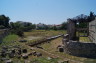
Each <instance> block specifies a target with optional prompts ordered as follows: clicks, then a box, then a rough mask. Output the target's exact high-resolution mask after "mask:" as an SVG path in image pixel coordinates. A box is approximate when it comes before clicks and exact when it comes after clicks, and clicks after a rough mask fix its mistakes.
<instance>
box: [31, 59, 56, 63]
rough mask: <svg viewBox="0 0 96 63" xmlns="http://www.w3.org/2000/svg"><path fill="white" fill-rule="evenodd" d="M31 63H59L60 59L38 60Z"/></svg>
mask: <svg viewBox="0 0 96 63" xmlns="http://www.w3.org/2000/svg"><path fill="white" fill-rule="evenodd" d="M31 63H58V59H47V58H36V59H33V60H32V61H31Z"/></svg>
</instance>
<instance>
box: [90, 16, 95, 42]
mask: <svg viewBox="0 0 96 63" xmlns="http://www.w3.org/2000/svg"><path fill="white" fill-rule="evenodd" d="M89 38H90V39H91V41H92V42H94V43H96V18H95V20H93V21H91V22H90V23H89Z"/></svg>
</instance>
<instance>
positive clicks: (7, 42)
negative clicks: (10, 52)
mask: <svg viewBox="0 0 96 63" xmlns="http://www.w3.org/2000/svg"><path fill="white" fill-rule="evenodd" d="M18 39H19V36H18V35H15V34H12V35H8V36H6V37H5V38H3V40H2V43H1V45H10V44H12V43H13V42H14V41H17V40H18Z"/></svg>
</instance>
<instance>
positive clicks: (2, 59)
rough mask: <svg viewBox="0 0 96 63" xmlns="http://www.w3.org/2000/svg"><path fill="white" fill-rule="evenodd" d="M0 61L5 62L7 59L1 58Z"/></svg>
mask: <svg viewBox="0 0 96 63" xmlns="http://www.w3.org/2000/svg"><path fill="white" fill-rule="evenodd" d="M0 60H1V61H5V60H8V59H7V58H1V59H0Z"/></svg>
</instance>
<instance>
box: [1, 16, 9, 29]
mask: <svg viewBox="0 0 96 63" xmlns="http://www.w3.org/2000/svg"><path fill="white" fill-rule="evenodd" d="M9 20H10V18H9V17H7V16H5V15H0V25H2V26H4V27H6V28H8V27H9Z"/></svg>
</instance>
